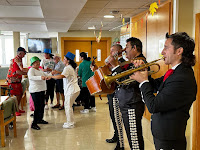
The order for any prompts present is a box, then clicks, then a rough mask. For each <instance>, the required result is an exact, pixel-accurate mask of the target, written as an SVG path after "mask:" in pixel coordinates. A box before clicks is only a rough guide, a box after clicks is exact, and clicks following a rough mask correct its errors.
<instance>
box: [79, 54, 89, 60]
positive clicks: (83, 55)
mask: <svg viewBox="0 0 200 150" xmlns="http://www.w3.org/2000/svg"><path fill="white" fill-rule="evenodd" d="M80 56H81V57H83V59H84V60H87V61H90V60H91V58H90V57H87V54H86V53H85V52H81V53H80Z"/></svg>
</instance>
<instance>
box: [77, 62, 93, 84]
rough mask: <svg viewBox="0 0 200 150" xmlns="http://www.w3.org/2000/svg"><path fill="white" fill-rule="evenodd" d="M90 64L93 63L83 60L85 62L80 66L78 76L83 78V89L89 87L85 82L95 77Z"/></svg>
mask: <svg viewBox="0 0 200 150" xmlns="http://www.w3.org/2000/svg"><path fill="white" fill-rule="evenodd" d="M90 64H91V61H87V60H83V62H82V63H81V64H80V65H79V69H78V76H79V77H81V78H82V87H87V86H86V84H85V82H86V81H87V80H88V79H89V78H90V77H91V76H93V75H94V73H93V72H92V70H91V69H90Z"/></svg>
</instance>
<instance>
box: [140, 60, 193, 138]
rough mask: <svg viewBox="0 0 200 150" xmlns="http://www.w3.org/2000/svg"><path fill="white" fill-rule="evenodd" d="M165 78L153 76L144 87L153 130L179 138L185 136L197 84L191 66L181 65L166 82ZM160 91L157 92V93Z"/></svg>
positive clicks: (154, 134) (169, 136)
mask: <svg viewBox="0 0 200 150" xmlns="http://www.w3.org/2000/svg"><path fill="white" fill-rule="evenodd" d="M163 78H164V76H163V77H161V78H158V79H155V80H154V79H152V78H150V82H146V83H144V84H143V85H142V86H141V88H140V90H141V92H142V95H143V98H144V101H145V104H146V106H147V108H148V110H149V112H150V113H152V116H151V129H152V134H153V136H154V137H155V138H157V139H161V140H178V139H183V138H185V130H186V125H187V120H188V119H189V117H190V115H189V110H190V107H191V105H192V103H193V102H194V101H195V100H196V93H197V85H196V80H195V77H194V72H193V69H192V68H191V67H187V66H185V65H184V64H180V65H179V66H177V67H176V69H175V70H174V73H173V74H172V75H171V76H169V77H168V78H167V79H166V80H165V82H163ZM155 90H157V93H158V94H157V95H156V96H154V94H153V92H154V91H155Z"/></svg>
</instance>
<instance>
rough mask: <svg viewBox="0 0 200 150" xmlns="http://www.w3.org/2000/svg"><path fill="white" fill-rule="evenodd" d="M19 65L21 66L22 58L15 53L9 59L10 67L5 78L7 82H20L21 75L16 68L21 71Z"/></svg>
mask: <svg viewBox="0 0 200 150" xmlns="http://www.w3.org/2000/svg"><path fill="white" fill-rule="evenodd" d="M20 67H21V68H23V64H22V58H20V57H19V56H18V55H17V56H16V57H15V58H13V59H11V60H10V67H9V70H8V74H7V78H6V79H7V82H8V83H21V80H22V75H19V74H17V71H18V70H19V71H21V69H20Z"/></svg>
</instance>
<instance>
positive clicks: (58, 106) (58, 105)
mask: <svg viewBox="0 0 200 150" xmlns="http://www.w3.org/2000/svg"><path fill="white" fill-rule="evenodd" d="M52 108H60V104H56V105H55V106H53V107H52Z"/></svg>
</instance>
